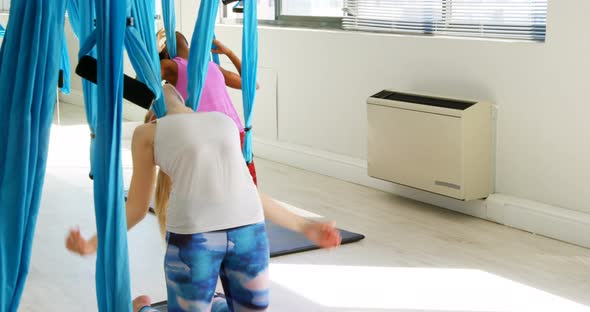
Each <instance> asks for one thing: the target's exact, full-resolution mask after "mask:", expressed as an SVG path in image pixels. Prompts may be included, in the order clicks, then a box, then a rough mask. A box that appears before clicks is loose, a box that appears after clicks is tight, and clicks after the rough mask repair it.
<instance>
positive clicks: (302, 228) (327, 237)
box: [260, 193, 342, 248]
mask: <svg viewBox="0 0 590 312" xmlns="http://www.w3.org/2000/svg"><path fill="white" fill-rule="evenodd" d="M260 199H261V201H262V207H263V209H264V217H265V218H266V219H268V220H270V221H272V222H273V223H276V224H278V225H280V226H282V227H284V228H287V229H290V230H292V231H295V232H298V233H301V234H303V235H305V237H307V238H308V239H309V240H310V241H312V242H314V243H315V244H316V245H318V246H320V247H322V248H333V247H337V246H338V245H340V242H341V241H342V238H341V237H340V232H339V231H338V229H336V227H335V226H336V224H335V223H334V222H319V221H313V220H309V219H306V218H304V217H302V216H300V215H298V214H295V213H293V212H291V211H289V210H288V209H286V208H285V207H283V206H281V205H280V204H279V203H277V202H276V201H275V200H274V199H272V198H270V197H268V196H266V195H264V194H262V193H261V194H260Z"/></svg>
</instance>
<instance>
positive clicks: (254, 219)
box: [66, 84, 340, 312]
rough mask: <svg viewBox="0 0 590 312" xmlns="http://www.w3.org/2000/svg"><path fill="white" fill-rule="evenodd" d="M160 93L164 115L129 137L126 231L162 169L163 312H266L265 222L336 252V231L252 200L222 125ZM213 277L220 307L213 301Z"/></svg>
mask: <svg viewBox="0 0 590 312" xmlns="http://www.w3.org/2000/svg"><path fill="white" fill-rule="evenodd" d="M164 94H165V97H166V109H167V116H165V117H163V118H161V119H159V120H158V121H157V122H156V123H147V124H144V125H142V126H139V127H138V128H137V129H136V130H135V132H134V134H133V139H132V158H133V176H132V178H131V185H130V188H129V194H128V199H127V205H126V210H127V214H126V215H127V227H128V229H130V228H132V227H133V226H135V225H136V224H137V223H139V222H140V221H141V220H142V219H143V218H144V217H145V215H146V213H147V211H148V208H149V204H150V200H151V198H152V193H153V185H154V183H155V182H156V166H159V167H160V171H159V173H158V177H157V188H156V207H155V208H156V209H155V210H156V212H157V215H158V221H159V223H160V229H161V231H162V234H164V235H165V236H166V240H167V251H166V257H165V272H166V284H167V289H168V309H169V310H170V311H223V310H226V309H228V308H229V309H230V311H266V309H267V307H268V292H269V290H268V285H269V281H268V257H269V249H268V239H267V237H266V232H265V227H264V218H265V217H266V218H268V219H269V220H271V221H273V222H274V223H276V224H279V225H281V226H283V227H286V228H289V229H291V230H294V231H297V232H300V233H302V234H304V235H305V236H306V237H307V238H308V239H310V240H311V241H313V242H314V243H316V244H318V245H319V246H321V247H324V248H331V247H336V246H338V245H339V244H340V234H339V233H338V231H337V230H336V229H335V227H334V223H331V222H326V223H322V222H316V221H311V220H307V219H305V218H302V217H300V216H298V215H295V214H293V213H291V212H290V211H288V210H286V209H285V208H283V207H281V206H280V205H278V204H277V203H276V202H275V201H273V200H272V199H270V198H269V197H266V196H264V195H260V194H259V193H258V190H257V189H256V187H255V185H254V182H253V181H252V178H251V176H250V173H249V171H248V168H247V166H246V163H245V161H244V159H243V156H242V153H241V150H240V141H239V132H238V129H237V128H236V126H235V124H234V122H233V121H232V120H231V119H230V118H229V117H227V116H225V115H223V114H221V113H195V112H193V111H192V110H191V109H190V108H188V107H186V106H185V105H184V101H183V99H182V97H181V95H180V94H179V93H178V92H177V91H176V89H175V88H174V87H173V86H172V85H170V84H165V85H164ZM66 246H67V248H68V249H70V250H71V251H74V252H76V253H79V254H81V255H87V254H92V253H94V252H95V251H96V248H97V238H96V235H95V236H94V237H93V238H91V239H90V240H85V239H84V238H83V237H82V236H81V234H80V231H79V230H77V229H75V230H72V231H71V232H70V235H69V237H68V238H67V240H66ZM218 277H219V278H221V280H222V284H223V288H224V293H225V297H226V298H221V297H215V298H214V291H215V286H216V284H217V279H218ZM149 304H150V302H149V297H147V296H140V297H138V298H136V299H135V300H134V304H133V308H134V311H144V312H147V311H156V310H154V309H152V308H149Z"/></svg>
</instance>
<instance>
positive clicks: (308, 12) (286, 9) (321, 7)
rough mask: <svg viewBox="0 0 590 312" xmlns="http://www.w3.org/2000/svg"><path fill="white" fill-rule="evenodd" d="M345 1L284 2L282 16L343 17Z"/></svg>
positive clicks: (282, 3)
mask: <svg viewBox="0 0 590 312" xmlns="http://www.w3.org/2000/svg"><path fill="white" fill-rule="evenodd" d="M343 2H344V0H321V1H318V0H282V1H281V15H286V16H316V17H322V16H323V17H328V16H330V17H341V16H342V7H343V4H344V3H343Z"/></svg>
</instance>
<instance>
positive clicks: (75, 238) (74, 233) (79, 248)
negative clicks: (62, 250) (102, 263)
mask: <svg viewBox="0 0 590 312" xmlns="http://www.w3.org/2000/svg"><path fill="white" fill-rule="evenodd" d="M66 248H67V249H68V250H69V251H71V252H74V253H77V254H79V255H81V256H86V255H91V254H93V253H95V252H96V243H95V242H94V240H92V239H91V240H86V239H85V238H84V237H82V234H80V229H79V228H74V229H71V230H70V234H69V235H68V237H67V238H66Z"/></svg>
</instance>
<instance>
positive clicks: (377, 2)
mask: <svg viewBox="0 0 590 312" xmlns="http://www.w3.org/2000/svg"><path fill="white" fill-rule="evenodd" d="M0 1H1V0H0ZM257 1H258V18H259V20H261V24H265V23H266V24H272V25H286V26H307V27H318V26H319V27H336V28H343V29H347V30H360V31H372V32H391V33H412V34H431V35H450V36H472V37H484V38H500V39H520V40H530V41H545V32H546V23H547V0H257ZM231 6H232V5H229V6H227V7H224V8H223V11H224V12H223V17H224V19H225V20H232V19H233V20H238V21H239V20H240V18H241V14H237V13H233V12H232V9H231Z"/></svg>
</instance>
